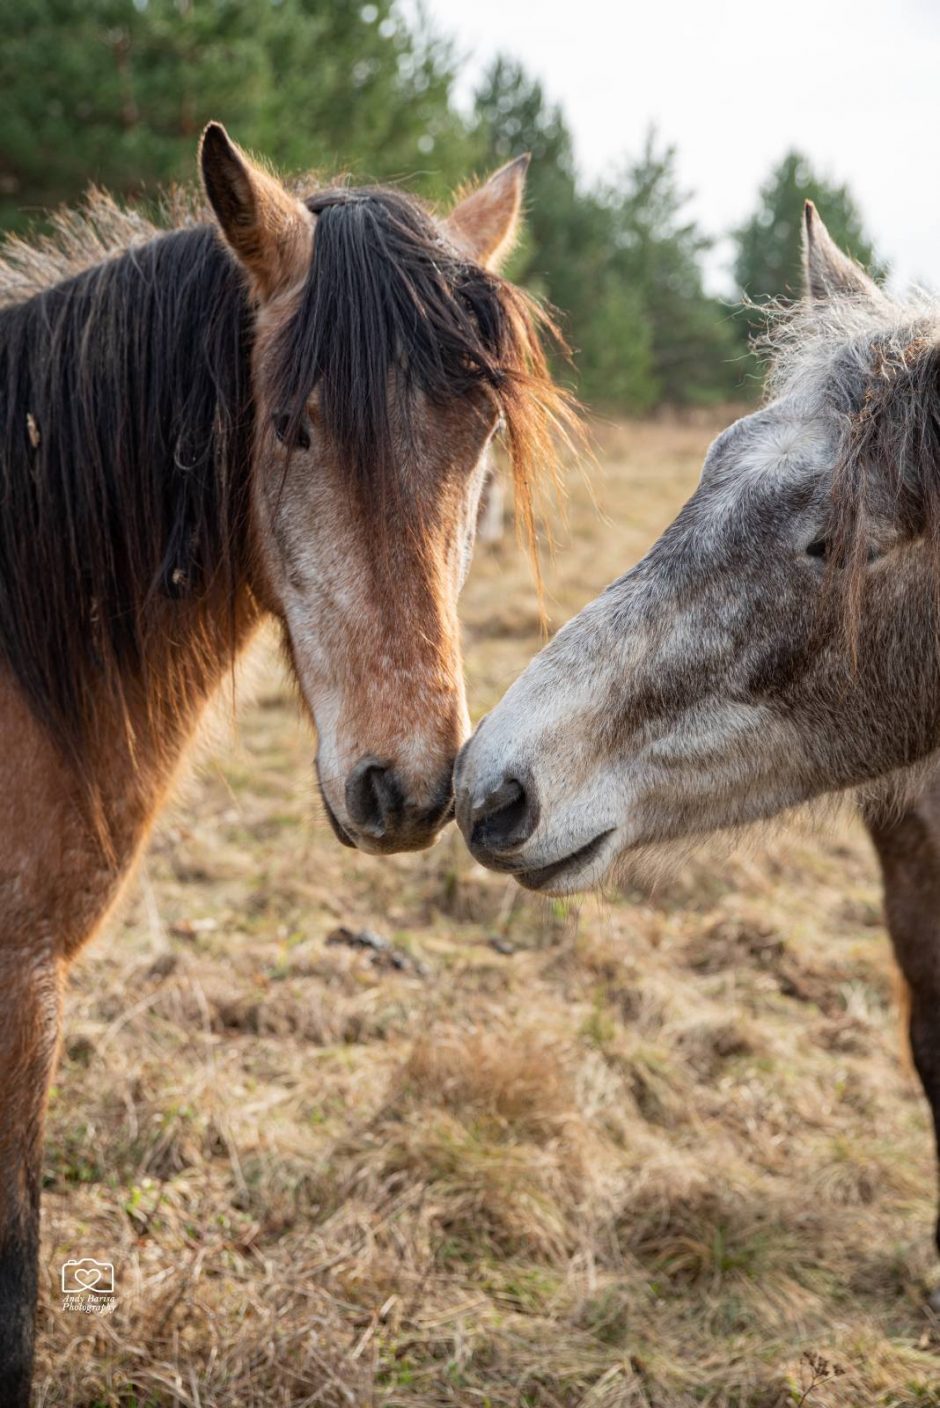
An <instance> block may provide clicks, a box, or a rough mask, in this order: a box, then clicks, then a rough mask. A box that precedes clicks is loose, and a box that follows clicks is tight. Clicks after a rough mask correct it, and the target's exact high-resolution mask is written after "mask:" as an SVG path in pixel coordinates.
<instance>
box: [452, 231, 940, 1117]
mask: <svg viewBox="0 0 940 1408" xmlns="http://www.w3.org/2000/svg"><path fill="white" fill-rule="evenodd" d="M804 255H805V279H806V292H805V297H804V299H803V301H802V304H801V306H800V307H799V308H798V309H796V310H794V311H791V312H790V313H789V314H788V315H787V316H786V317H784V316H782V315H781V316H779V317H778V318H776V319H774V320H772V321H773V326H772V329H771V333H770V335H769V336H770V340H771V344H772V363H771V372H770V380H769V394H768V399H767V402H766V404H765V405H764V406H763V407H762V408H761V409H760V410H759V411H757V412H756V413H755V414H753V415H749V416H745V417H744V418H742V419H741V420H739V421H737V422H736V423H735V424H734V425H732V426H730V427H729V428H728V429H727V430H725V431H724V432H723V433H722V434H721V435H719V437H718V439H717V440H716V441H715V442H714V444H713V445H712V446H711V448H710V450H709V452H708V455H707V457H706V460H705V464H704V468H703V471H702V476H701V481H700V483H699V486H698V488H697V490H696V491H695V493H694V494H693V495H692V497H691V498H690V500H689V501H688V503H687V504H686V505H685V507H684V508H683V509H682V511H681V512H680V514H679V516H678V517H677V518H676V520H675V522H674V523H672V524H671V526H670V527H669V528H667V530H666V531H665V533H664V534H663V535H662V537H661V538H660V539H659V541H658V542H657V543H656V544H655V545H654V546H653V547H652V549H651V550H650V552H649V553H648V554H647V556H646V557H645V558H644V559H643V560H642V561H641V562H640V563H639V564H638V565H637V566H636V567H634V568H633V569H632V570H631V571H630V572H628V573H627V574H626V575H625V576H623V577H621V578H620V579H619V580H618V581H616V582H614V583H613V584H612V585H611V586H610V587H608V588H607V590H606V591H605V592H603V593H602V595H601V596H599V597H597V598H596V600H594V601H592V602H591V603H590V604H589V605H588V606H586V607H585V608H584V610H583V611H582V612H581V613H580V614H579V615H578V616H576V617H575V618H574V619H573V620H572V621H570V622H569V623H568V625H566V626H565V627H564V628H563V629H562V630H561V631H560V632H559V633H558V635H557V636H556V637H555V639H554V640H552V641H551V642H550V644H549V645H548V646H547V647H546V648H545V649H544V650H543V651H542V652H541V654H540V655H538V656H537V657H536V658H535V659H534V660H533V661H532V663H531V664H530V665H529V667H528V669H527V670H526V671H525V672H524V674H523V675H522V676H521V677H520V678H519V679H518V680H517V681H516V683H515V684H514V685H513V686H512V688H511V689H510V690H509V692H508V693H507V694H506V696H505V698H504V699H503V700H502V701H501V702H500V704H499V705H498V706H497V707H496V709H494V710H493V712H492V713H491V714H490V715H489V716H488V717H487V718H486V719H485V720H484V721H483V722H482V724H481V725H480V727H479V728H478V730H477V732H476V734H475V735H474V737H473V738H472V739H471V741H470V743H469V744H467V746H466V747H465V749H464V751H463V753H462V754H461V757H460V759H459V762H458V767H457V774H456V810H457V819H458V822H459V824H460V827H461V829H462V831H463V834H464V836H465V838H466V840H467V842H468V844H469V846H470V849H471V851H472V852H473V854H474V855H475V856H476V857H477V859H478V860H480V861H482V862H483V864H485V865H488V866H490V867H492V868H493V869H496V870H500V871H503V872H505V873H508V874H511V875H515V877H516V878H517V879H518V880H519V881H520V883H521V884H523V885H524V886H526V887H527V888H529V889H533V890H541V891H543V892H547V893H549V894H567V893H570V892H572V891H575V890H581V889H586V888H590V887H593V886H598V885H600V884H602V883H603V882H604V880H605V879H606V878H607V877H608V876H609V875H611V874H616V872H617V868H618V866H623V865H624V863H625V860H626V859H627V858H629V857H630V856H631V855H634V854H637V853H642V852H648V851H650V850H651V849H652V850H654V851H655V850H656V849H657V848H665V849H667V850H668V849H672V850H674V849H675V848H676V847H677V845H678V844H679V843H682V842H683V841H687V840H688V839H689V838H692V837H695V836H700V835H706V834H709V833H712V832H715V831H720V830H726V829H733V828H736V827H739V826H743V825H746V824H748V823H750V822H753V821H757V820H761V819H764V818H769V817H773V816H776V815H777V814H779V813H780V812H781V811H783V810H785V809H786V808H788V807H791V806H793V805H795V804H797V803H802V802H806V801H810V800H813V799H816V798H820V797H824V796H827V795H831V794H837V793H843V794H845V793H848V792H850V791H851V792H854V793H855V795H856V796H857V797H858V799H859V801H860V803H861V806H862V810H863V815H864V817H865V820H866V822H867V825H868V827H869V830H870V831H871V834H872V837H873V839H874V842H875V846H876V848H877V851H878V855H879V857H880V860H881V865H882V870H883V875H884V882H885V893H886V905H887V916H888V923H889V927H890V930H891V937H892V939H893V942H894V946H895V950H896V953H897V957H898V961H899V964H900V967H901V970H902V972H903V974H904V977H905V978H906V980H907V984H908V986H909V988H910V999H911V1000H910V1036H911V1044H912V1050H913V1055H914V1060H915V1063H916V1066H917V1070H918V1072H919V1074H920V1077H921V1080H922V1082H923V1085H924V1089H925V1091H926V1093H927V1097H928V1099H929V1101H930V1105H931V1109H932V1111H933V1116H934V1124H935V1128H936V1130H937V1134H938V1144H940V1016H938V1014H940V781H935V780H932V777H936V776H937V774H935V773H932V771H931V764H932V763H936V761H937V755H938V750H940V302H938V301H937V300H932V299H929V298H927V297H922V298H919V299H916V300H914V301H912V302H909V303H905V304H903V305H902V304H898V303H895V302H892V301H891V300H890V299H889V298H888V297H887V296H886V295H885V294H884V293H883V292H882V290H881V289H879V288H878V287H877V286H876V285H875V284H874V283H873V282H872V280H871V279H870V278H869V277H868V276H867V274H865V273H864V271H863V270H862V269H861V268H859V267H858V265H857V264H855V263H854V262H853V261H852V260H850V259H849V258H847V256H846V255H845V254H843V253H842V252H841V251H840V250H839V249H838V248H837V246H836V245H835V244H834V242H833V241H832V239H831V238H830V236H829V234H828V232H827V230H826V228H825V226H824V225H823V224H822V222H821V220H820V218H819V216H818V215H817V213H816V211H815V210H814V208H813V206H812V204H809V203H808V204H807V206H806V210H805V219H804Z"/></svg>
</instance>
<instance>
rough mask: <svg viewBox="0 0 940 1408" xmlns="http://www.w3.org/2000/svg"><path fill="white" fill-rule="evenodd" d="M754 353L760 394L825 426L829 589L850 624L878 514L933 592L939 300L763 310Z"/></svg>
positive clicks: (937, 579) (840, 300)
mask: <svg viewBox="0 0 940 1408" xmlns="http://www.w3.org/2000/svg"><path fill="white" fill-rule="evenodd" d="M760 347H761V350H762V351H763V353H764V355H765V356H766V357H767V359H768V362H769V370H768V379H767V392H768V396H769V397H770V398H771V399H776V398H778V397H779V398H787V399H789V400H790V401H791V403H792V404H793V405H794V407H795V408H796V413H797V414H798V416H799V418H800V419H801V420H806V421H809V420H814V419H816V420H821V421H826V422H828V423H829V425H830V426H834V428H835V430H836V435H837V448H836V453H835V461H834V466H833V470H834V472H833V479H832V515H831V521H830V526H829V534H828V536H829V539H830V544H831V548H830V553H829V558H830V562H831V566H832V569H833V579H834V580H835V579H836V578H838V585H839V590H840V594H841V595H842V596H843V600H844V602H845V605H846V608H847V613H846V620H847V621H848V623H849V624H850V626H851V625H853V624H854V623H857V620H858V616H859V610H860V606H861V599H862V594H863V592H864V579H865V571H866V565H867V562H868V553H869V531H868V530H869V525H870V522H871V515H872V513H873V511H876V504H880V505H881V506H882V511H883V507H884V505H885V504H890V506H891V512H892V514H893V516H894V518H895V521H896V525H897V527H898V529H899V530H900V531H901V532H902V533H904V534H906V535H909V536H910V537H912V538H918V539H920V540H922V541H923V542H924V543H925V544H926V545H927V546H928V549H929V551H928V553H927V555H926V562H927V564H928V565H929V570H930V574H931V576H932V577H933V579H934V581H933V584H932V586H931V590H933V589H934V588H935V587H936V588H940V300H938V299H937V298H936V297H935V296H932V295H930V294H927V293H925V292H914V293H913V294H912V295H911V296H910V297H908V298H906V299H905V300H904V301H903V302H895V301H893V300H891V299H889V298H888V297H887V296H886V295H884V294H882V293H881V292H880V291H879V292H873V293H872V294H870V295H866V296H863V297H858V298H854V297H852V298H850V297H844V296H842V297H834V298H831V299H828V300H822V301H810V300H806V301H805V302H803V303H801V304H799V305H797V306H796V307H793V306H791V307H789V308H780V307H779V306H778V307H776V308H771V310H770V314H769V317H768V325H767V331H766V333H765V335H764V336H763V338H762V339H760Z"/></svg>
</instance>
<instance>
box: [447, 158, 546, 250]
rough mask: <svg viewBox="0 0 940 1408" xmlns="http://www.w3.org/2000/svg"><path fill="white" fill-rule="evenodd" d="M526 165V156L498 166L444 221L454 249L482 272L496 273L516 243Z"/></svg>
mask: <svg viewBox="0 0 940 1408" xmlns="http://www.w3.org/2000/svg"><path fill="white" fill-rule="evenodd" d="M529 161H530V157H529V156H528V155H526V156H517V157H516V158H515V160H514V161H510V162H507V164H506V165H505V166H501V167H500V169H499V170H498V171H496V172H494V173H493V175H492V176H491V177H490V179H489V180H488V181H486V182H485V183H484V184H483V185H482V186H480V187H479V188H478V189H477V190H475V191H474V192H473V193H472V194H471V195H469V196H465V197H464V199H463V200H462V201H460V202H459V203H458V204H457V205H455V206H454V208H453V210H452V211H451V212H450V214H449V215H448V217H447V219H446V220H445V221H444V227H445V229H446V230H447V233H448V234H449V235H450V237H451V239H452V240H453V241H454V243H455V244H456V245H457V246H458V248H460V249H461V250H463V252H464V253H465V254H469V255H470V257H471V259H473V260H474V261H475V262H476V263H477V264H482V265H483V267H484V269H498V268H499V267H500V265H501V264H502V263H503V262H504V260H506V259H507V258H508V257H509V254H510V252H511V250H512V247H513V245H514V244H515V242H516V236H517V235H518V233H519V221H520V216H521V214H522V194H523V191H524V190H525V174H526V172H527V171H528V169H529Z"/></svg>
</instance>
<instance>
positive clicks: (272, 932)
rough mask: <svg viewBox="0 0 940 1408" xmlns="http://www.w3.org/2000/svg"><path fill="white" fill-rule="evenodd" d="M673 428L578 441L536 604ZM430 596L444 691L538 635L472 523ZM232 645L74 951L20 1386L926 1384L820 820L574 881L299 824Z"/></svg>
mask: <svg viewBox="0 0 940 1408" xmlns="http://www.w3.org/2000/svg"><path fill="white" fill-rule="evenodd" d="M712 430H713V427H711V426H709V425H707V424H705V423H701V424H691V423H690V424H685V425H679V424H676V423H663V424H649V425H638V426H626V427H611V428H609V429H606V430H603V431H601V432H600V460H601V468H600V469H599V470H598V471H597V473H596V474H595V475H594V477H593V484H592V486H591V492H589V490H588V486H587V485H586V484H585V482H584V481H583V480H582V479H581V478H580V477H579V476H578V475H576V474H575V475H573V477H572V481H571V487H570V499H569V510H568V521H567V525H566V526H562V527H561V528H559V530H558V532H557V538H558V550H557V555H556V557H555V560H554V562H553V563H552V564H550V566H549V568H548V574H547V575H548V600H549V609H550V612H551V616H552V619H553V622H554V623H555V624H557V623H559V622H560V621H561V620H563V619H564V618H565V617H566V616H567V615H569V614H570V613H571V612H572V611H573V610H575V609H576V608H577V607H579V606H580V605H581V604H582V603H583V602H584V601H586V600H587V599H588V597H589V596H591V595H593V594H594V593H595V591H596V590H597V589H598V588H600V587H601V586H602V585H603V584H604V583H606V582H607V581H608V580H609V579H610V578H611V577H613V576H615V575H617V574H618V573H619V572H620V571H622V570H623V568H624V567H626V566H627V565H628V564H629V563H630V562H632V561H633V560H635V559H636V557H637V556H638V555H639V554H640V553H641V552H642V551H643V549H644V547H645V546H646V545H647V544H648V543H649V542H650V541H651V540H652V538H653V537H654V535H655V534H656V533H658V531H659V530H660V529H661V528H662V527H663V526H664V524H665V523H666V522H667V521H668V520H669V518H670V517H671V516H672V514H673V513H674V511H675V510H676V508H677V507H678V505H679V504H680V503H681V501H682V500H683V499H684V498H685V496H686V495H687V494H688V492H689V491H690V489H691V487H692V486H693V484H694V482H695V480H696V477H697V474H698V469H699V466H700V462H701V457H702V453H703V450H704V448H705V445H706V444H707V442H708V440H709V438H710V436H711V434H712ZM592 495H593V499H594V500H595V501H596V502H592ZM463 619H464V622H465V637H466V653H467V673H468V678H469V686H470V694H471V701H472V709H473V711H474V713H475V714H476V715H479V714H480V713H482V712H483V711H484V710H485V709H487V708H488V707H489V706H490V705H491V704H492V703H494V702H495V700H496V699H497V698H498V697H499V696H500V694H501V693H502V691H503V690H504V688H505V687H506V686H507V685H508V684H509V682H510V681H511V680H512V679H513V678H514V677H515V675H516V674H517V673H518V672H519V670H520V669H521V668H522V666H523V665H524V664H525V662H526V661H527V660H528V659H529V657H530V656H531V655H532V653H533V652H534V650H535V649H536V648H537V645H538V617H537V610H536V603H535V597H534V592H533V588H532V584H531V577H530V574H529V570H528V567H527V565H526V562H525V560H524V556H523V554H522V553H521V552H520V551H519V550H518V548H517V547H516V545H515V543H514V542H513V540H512V537H511V535H510V536H509V537H508V538H507V540H506V542H505V543H503V544H500V545H498V546H497V547H495V548H487V549H486V550H485V551H484V552H482V553H480V554H479V556H478V561H477V563H476V565H475V568H474V572H473V576H472V578H471V581H470V583H469V585H468V587H467V590H466V593H465V599H464V603H463ZM254 674H255V683H254V685H253V686H252V690H251V694H250V695H249V692H248V689H247V687H246V690H245V692H244V699H243V703H242V706H241V708H240V709H239V716H238V724H237V728H236V730H235V731H234V735H232V732H231V730H229V729H226V730H223V731H222V732H221V733H220V734H219V735H218V736H217V738H216V740H215V742H214V743H213V744H212V746H211V747H209V748H208V749H207V750H206V752H205V754H204V756H203V759H202V762H201V763H200V766H199V767H198V768H197V769H196V771H195V774H194V776H193V777H192V778H191V779H190V781H189V782H188V783H186V785H185V786H184V788H183V789H182V792H181V794H180V797H179V799H178V801H177V803H176V804H175V806H174V807H173V808H172V809H171V811H170V812H169V813H168V814H166V815H165V816H164V818H163V820H162V822H161V824H160V826H159V829H158V831H157V834H156V836H155V838H154V842H153V844H152V846H151V848H150V851H149V853H148V855H147V857H146V860H145V863H144V864H143V866H142V867H141V870H140V872H139V874H138V876H137V878H136V880H135V881H134V884H133V886H132V887H131V890H130V893H129V895H128V899H127V903H126V904H125V905H124V907H123V909H122V911H121V914H120V915H119V917H118V918H117V919H116V920H115V921H114V922H113V923H112V924H111V925H110V926H109V930H108V932H107V933H106V934H104V935H102V936H101V937H100V938H99V939H98V940H97V941H96V942H95V943H94V944H93V945H92V946H91V947H90V948H89V949H88V950H87V951H86V952H85V954H84V955H83V956H82V957H81V959H80V961H79V962H78V964H77V965H76V968H75V970H74V972H73V976H72V980H71V985H70V994H69V998H68V1003H67V1010H66V1028H65V1037H64V1043H63V1050H62V1058H61V1064H60V1069H59V1073H58V1077H57V1081H56V1085H55V1091H54V1095H53V1099H52V1104H51V1109H50V1118H49V1128H48V1141H47V1153H46V1179H45V1181H46V1188H45V1194H44V1197H45V1202H44V1225H43V1248H42V1275H43V1291H42V1305H41V1312H40V1326H39V1330H40V1362H39V1366H38V1377H37V1382H38V1392H37V1401H38V1402H39V1403H41V1404H43V1405H68V1408H91V1405H117V1404H120V1405H125V1408H127V1406H129V1405H137V1408H143V1406H144V1405H168V1404H181V1405H187V1406H188V1408H250V1406H251V1405H264V1406H265V1408H282V1406H283V1408H286V1405H293V1406H294V1408H299V1405H314V1404H316V1405H323V1406H324V1408H346V1405H352V1406H353V1408H373V1406H374V1408H380V1406H381V1408H444V1405H460V1408H536V1405H537V1408H628V1406H629V1408H634V1406H635V1408H687V1405H689V1408H690V1406H691V1405H700V1404H708V1405H714V1408H718V1405H727V1408H731V1406H732V1405H734V1408H784V1406H785V1405H787V1406H788V1408H859V1405H869V1404H880V1405H896V1406H897V1408H900V1405H914V1404H918V1405H923V1404H938V1403H940V1322H938V1320H937V1319H936V1318H934V1317H932V1316H931V1314H930V1312H929V1311H927V1310H926V1309H925V1302H924V1297H925V1287H927V1286H929V1285H930V1284H931V1278H932V1277H933V1275H934V1265H933V1258H932V1255H931V1232H932V1220H933V1205H934V1168H933V1153H932V1147H931V1144H932V1141H931V1137H930V1134H929V1132H928V1121H927V1112H926V1106H925V1105H924V1103H923V1101H922V1098H921V1094H920V1091H919V1088H918V1086H917V1084H916V1081H915V1078H914V1076H913V1075H912V1073H911V1072H910V1070H909V1069H908V1067H907V1065H906V1064H905V1057H904V1053H903V1049H902V1043H901V1040H900V1035H899V1022H898V1015H897V1002H896V996H895V990H894V977H893V968H892V964H891V961H890V957H889V950H888V944H887V940H886V936H885V934H884V930H883V927H882V922H881V917H880V893H879V885H878V880H877V875H876V869H875V864H874V860H873V857H872V855H871V854H870V852H869V849H868V846H867V844H866V840H865V837H864V835H863V833H862V831H861V829H860V827H859V826H858V825H857V823H855V822H854V821H853V820H852V819H851V817H847V818H845V819H843V820H842V821H839V822H835V823H832V824H830V825H827V826H826V827H825V829H819V830H813V829H811V828H810V827H809V825H808V824H807V823H800V822H799V821H795V822H790V823H788V825H787V826H786V828H784V829H783V830H782V831H781V832H780V833H779V834H778V835H776V836H775V837H772V838H764V837H762V838H761V839H760V840H759V841H756V842H755V843H754V844H753V845H752V846H751V847H750V848H749V849H748V850H747V851H746V852H740V853H737V854H736V855H734V856H733V857H732V858H730V859H729V858H726V857H725V856H724V855H723V854H722V853H721V852H719V851H715V852H713V853H709V852H708V851H704V852H703V853H702V854H701V855H700V856H699V858H698V859H696V860H694V861H692V862H689V863H687V864H686V865H685V866H684V868H683V869H682V871H681V872H680V873H679V874H678V875H676V876H675V877H674V878H673V879H672V880H670V881H668V882H665V881H664V882H662V883H661V884H660V885H659V886H658V887H657V888H656V889H654V890H652V891H651V892H632V893H628V894H624V895H623V896H621V897H619V898H606V899H604V900H596V899H589V900H585V901H583V902H580V903H577V904H575V903H564V904H562V903H559V902H557V901H555V902H553V901H550V900H546V899H539V898H537V897H533V896H529V895H526V894H523V893H522V892H521V891H519V890H518V889H516V888H514V886H513V884H512V882H507V881H506V880H505V879H502V878H500V877H498V876H495V875H492V874H489V873H486V872H484V871H482V870H481V869H480V868H479V867H477V866H476V865H475V864H474V863H473V862H472V861H471V860H470V858H469V857H468V855H467V854H466V852H465V851H464V850H463V849H462V847H461V845H460V843H459V841H458V838H457V836H456V834H455V833H454V831H453V828H451V829H450V830H449V831H448V833H447V834H446V835H445V836H444V838H443V839H442V840H441V842H440V843H439V844H438V845H437V846H436V847H434V848H433V849H432V850H431V851H429V852H425V853H422V854H419V855H414V856H405V857H401V858H398V857H396V858H393V859H391V860H373V859H371V858H367V857H363V856H359V855H356V854H354V853H352V852H348V851H345V850H342V849H340V847H339V846H337V844H336V843H335V841H334V840H333V838H332V835H331V833H330V831H329V829H328V827H327V825H326V822H325V820H324V819H323V818H322V816H321V815H320V813H319V810H318V805H317V804H316V802H315V800H314V789H313V777H312V770H311V759H312V755H313V744H312V740H311V737H310V734H309V730H308V728H307V726H306V725H305V723H304V722H303V721H302V720H301V718H300V716H299V712H298V710H297V707H296V704H295V701H294V699H293V697H292V693H291V690H290V688H289V687H288V686H287V684H286V683H285V681H284V678H283V675H282V673H281V669H280V665H279V663H278V661H277V655H276V652H275V650H274V649H273V648H272V646H271V644H270V643H267V644H266V645H264V646H263V647H262V649H261V652H260V659H259V661H257V662H256V666H255V670H254ZM341 927H345V928H346V929H348V930H350V931H352V932H357V931H360V930H362V929H370V930H374V931H376V932H377V933H378V934H379V935H381V936H382V937H383V938H385V939H386V940H388V941H389V945H390V947H389V948H387V949H379V950H371V949H368V948H354V947H351V946H349V945H348V944H347V943H341V942H336V941H335V934H334V931H336V930H337V929H338V928H341ZM331 934H334V941H333V942H330V941H329V936H330V935H331ZM83 1256H94V1257H98V1258H101V1259H105V1260H108V1261H112V1262H113V1263H114V1266H115V1273H116V1282H117V1286H116V1295H115V1297H114V1302H113V1309H112V1311H111V1313H110V1314H107V1315H92V1314H89V1313H83V1312H82V1311H81V1310H77V1309H68V1308H65V1307H64V1305H63V1298H62V1295H61V1293H60V1291H59V1266H60V1264H61V1263H62V1262H63V1261H64V1260H66V1259H67V1258H69V1257H83Z"/></svg>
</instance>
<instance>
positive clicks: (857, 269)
mask: <svg viewBox="0 0 940 1408" xmlns="http://www.w3.org/2000/svg"><path fill="white" fill-rule="evenodd" d="M803 284H804V290H805V293H806V296H807V298H809V299H812V300H814V301H816V300H823V299H826V298H873V299H877V300H878V302H881V301H882V300H883V298H884V295H883V294H882V292H881V290H880V289H879V287H878V285H877V284H876V283H875V282H874V280H873V279H870V278H869V277H868V275H867V274H866V273H865V270H864V269H863V268H862V266H861V265H860V264H856V262H855V260H854V259H850V258H849V256H848V255H847V254H843V253H842V250H841V249H840V248H839V246H838V245H837V244H836V242H835V240H834V239H833V238H832V236H831V235H830V233H829V231H828V230H827V229H826V227H825V225H824V224H823V222H822V221H821V220H820V218H819V213H818V211H817V210H816V207H815V205H814V204H813V202H812V201H811V200H808V201H806V203H805V204H804V206H803Z"/></svg>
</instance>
